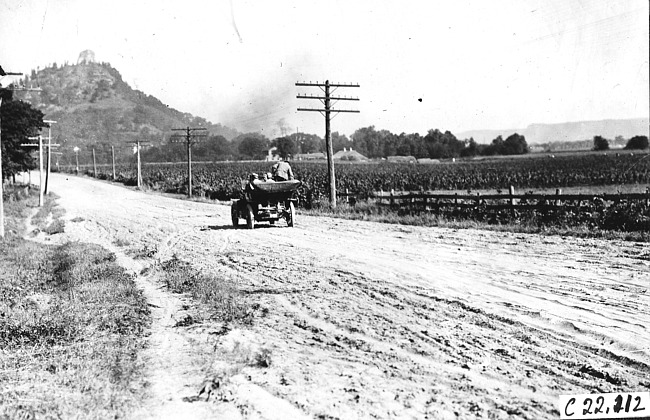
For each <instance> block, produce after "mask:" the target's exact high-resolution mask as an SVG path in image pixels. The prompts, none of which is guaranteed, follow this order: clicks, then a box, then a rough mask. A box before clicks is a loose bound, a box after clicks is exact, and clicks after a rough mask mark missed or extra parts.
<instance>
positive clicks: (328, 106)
mask: <svg viewBox="0 0 650 420" xmlns="http://www.w3.org/2000/svg"><path fill="white" fill-rule="evenodd" d="M296 86H316V87H319V88H320V89H321V90H322V91H323V93H324V94H325V95H324V96H318V95H316V96H314V95H309V96H308V95H298V96H297V98H298V99H318V100H320V101H321V103H322V104H323V106H324V107H325V108H323V109H318V108H298V111H315V112H320V113H321V114H322V115H324V116H325V145H326V149H327V178H328V180H329V196H330V207H331V208H335V207H336V176H335V174H334V162H333V155H334V153H333V150H332V134H331V130H330V119H331V113H334V114H335V115H336V114H338V113H339V112H355V113H358V112H359V111H357V110H352V109H332V102H331V101H335V102H334V103H336V101H358V100H359V98H351V97H347V96H345V97H343V96H335V97H333V96H330V93H333V92H334V91H336V89H338V88H342V87H359V85H358V84H352V83H350V84H341V83H330V82H329V80H326V81H325V83H318V82H316V83H311V82H309V83H304V82H303V83H300V82H298V83H296ZM330 88H334V91H332V92H330Z"/></svg>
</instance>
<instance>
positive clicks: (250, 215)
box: [246, 204, 255, 229]
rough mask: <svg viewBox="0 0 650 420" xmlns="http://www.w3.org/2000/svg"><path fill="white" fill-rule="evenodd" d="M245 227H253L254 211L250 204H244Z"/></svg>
mask: <svg viewBox="0 0 650 420" xmlns="http://www.w3.org/2000/svg"><path fill="white" fill-rule="evenodd" d="M246 227H248V228H249V229H255V213H254V212H253V207H251V205H250V204H246Z"/></svg>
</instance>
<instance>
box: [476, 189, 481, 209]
mask: <svg viewBox="0 0 650 420" xmlns="http://www.w3.org/2000/svg"><path fill="white" fill-rule="evenodd" d="M480 205H481V193H480V192H477V193H476V207H478V206H480Z"/></svg>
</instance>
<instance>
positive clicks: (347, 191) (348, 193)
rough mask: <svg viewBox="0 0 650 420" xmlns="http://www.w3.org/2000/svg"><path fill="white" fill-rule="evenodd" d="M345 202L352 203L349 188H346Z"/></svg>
mask: <svg viewBox="0 0 650 420" xmlns="http://www.w3.org/2000/svg"><path fill="white" fill-rule="evenodd" d="M345 202H346V203H348V204H349V203H350V191H349V190H348V189H347V188H346V189H345Z"/></svg>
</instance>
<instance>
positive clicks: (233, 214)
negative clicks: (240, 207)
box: [230, 203, 239, 227]
mask: <svg viewBox="0 0 650 420" xmlns="http://www.w3.org/2000/svg"><path fill="white" fill-rule="evenodd" d="M230 217H231V219H232V225H233V226H234V227H237V226H239V212H238V211H237V203H232V204H231V205H230Z"/></svg>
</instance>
